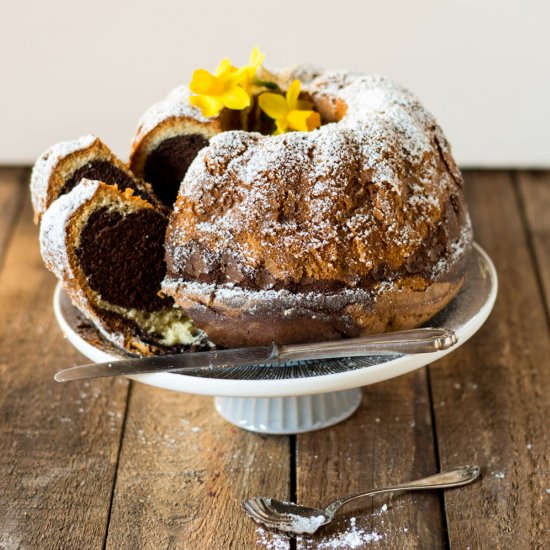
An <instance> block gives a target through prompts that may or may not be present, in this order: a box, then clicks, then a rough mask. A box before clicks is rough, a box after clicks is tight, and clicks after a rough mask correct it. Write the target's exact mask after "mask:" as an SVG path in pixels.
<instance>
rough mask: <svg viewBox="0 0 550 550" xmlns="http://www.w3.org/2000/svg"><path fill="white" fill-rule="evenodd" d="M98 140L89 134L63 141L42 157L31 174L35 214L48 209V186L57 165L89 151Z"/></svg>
mask: <svg viewBox="0 0 550 550" xmlns="http://www.w3.org/2000/svg"><path fill="white" fill-rule="evenodd" d="M97 139H98V138H97V137H96V136H94V135H92V134H88V135H86V136H82V137H80V138H78V139H74V140H70V141H62V142H60V143H56V144H55V145H53V146H52V147H50V148H49V149H48V150H47V151H45V152H44V153H42V155H40V157H39V158H38V160H37V161H36V163H35V165H34V167H33V169H32V174H31V200H32V204H33V207H34V210H35V212H43V211H44V210H45V209H46V200H47V189H48V184H49V181H50V177H51V176H52V173H53V171H54V169H55V168H56V166H57V164H58V163H59V162H60V161H61V160H62V159H64V158H65V157H67V156H68V155H71V154H73V153H75V152H76V151H80V150H83V149H87V148H88V147H90V146H91V145H92V144H93V143H94V141H96V140H97Z"/></svg>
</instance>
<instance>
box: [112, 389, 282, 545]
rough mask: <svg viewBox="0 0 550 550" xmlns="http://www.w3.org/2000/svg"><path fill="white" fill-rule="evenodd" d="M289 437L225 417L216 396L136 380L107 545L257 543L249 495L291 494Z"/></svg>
mask: <svg viewBox="0 0 550 550" xmlns="http://www.w3.org/2000/svg"><path fill="white" fill-rule="evenodd" d="M289 456H290V453H289V438H288V437H282V436H281V437H279V436H277V437H275V436H265V435H256V434H253V433H249V432H245V431H244V430H240V429H239V428H236V427H234V426H232V425H230V424H228V423H227V422H226V421H225V420H223V419H222V418H221V417H220V416H218V415H217V414H216V413H215V412H214V410H213V406H212V398H209V397H201V396H197V395H187V394H179V393H176V392H171V391H168V390H161V389H158V388H152V387H148V386H145V385H143V384H137V383H136V384H133V387H132V391H131V396H130V403H129V408H128V418H127V422H126V429H125V432H124V439H123V441H122V450H121V454H120V464H119V470H118V475H117V483H116V487H115V494H114V501H113V510H112V514H111V522H110V526H109V538H108V541H107V542H108V544H107V547H108V548H112V549H122V548H151V549H153V548H190V549H191V548H212V549H215V548H219V549H224V548H227V549H229V548H234V549H236V550H238V549H242V548H254V546H255V541H256V528H255V525H254V524H253V523H252V521H251V520H250V519H249V518H247V517H246V516H245V515H244V513H242V512H241V511H240V509H239V503H240V501H241V500H243V499H244V498H247V497H250V496H255V495H258V494H261V495H279V496H281V497H282V498H285V499H286V498H289V496H290V495H289V487H290V479H289V473H290V460H289Z"/></svg>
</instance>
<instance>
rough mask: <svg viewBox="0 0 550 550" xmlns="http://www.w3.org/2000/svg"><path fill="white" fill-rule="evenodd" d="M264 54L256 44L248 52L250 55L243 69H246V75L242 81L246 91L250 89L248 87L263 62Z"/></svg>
mask: <svg viewBox="0 0 550 550" xmlns="http://www.w3.org/2000/svg"><path fill="white" fill-rule="evenodd" d="M264 59H265V54H264V53H262V52H260V50H259V49H258V47H257V46H255V47H254V48H253V49H252V51H251V52H250V57H249V58H248V65H245V66H244V67H243V69H245V70H246V77H245V79H244V80H243V82H242V87H243V88H244V89H245V90H246V91H250V87H251V85H252V83H253V81H254V77H255V76H256V72H257V71H258V69H259V67H260V65H261V64H262V63H263V62H264Z"/></svg>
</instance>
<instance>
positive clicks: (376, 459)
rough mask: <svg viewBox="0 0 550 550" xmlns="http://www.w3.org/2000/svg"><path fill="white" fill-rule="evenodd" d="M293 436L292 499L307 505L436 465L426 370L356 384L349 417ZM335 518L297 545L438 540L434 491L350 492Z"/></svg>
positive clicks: (432, 543)
mask: <svg viewBox="0 0 550 550" xmlns="http://www.w3.org/2000/svg"><path fill="white" fill-rule="evenodd" d="M297 440H298V446H297V461H296V462H297V491H296V493H297V501H298V502H300V503H304V504H309V505H311V506H323V505H326V504H328V503H329V502H331V501H333V500H335V499H337V498H339V497H341V496H344V495H346V494H350V493H355V492H359V491H362V490H367V489H369V488H372V487H376V486H378V487H382V486H384V485H390V484H393V483H399V482H401V481H407V480H411V479H415V478H419V477H423V476H426V475H430V474H432V473H434V472H436V471H437V468H436V457H435V449H434V441H433V430H432V420H431V413H430V402H429V394H428V385H427V379H426V370H425V369H420V370H418V371H416V372H414V373H410V374H408V375H405V376H401V377H399V378H395V379H393V380H389V381H387V382H382V383H379V384H375V385H372V386H367V387H365V388H363V401H362V404H361V407H360V409H359V410H358V411H357V412H356V413H355V415H353V416H352V417H351V418H350V419H349V420H347V421H346V422H343V423H342V424H338V425H337V426H334V427H333V428H330V429H327V430H324V431H322V432H311V433H307V434H302V435H299V436H298V437H297ZM337 518H338V519H337V521H336V522H335V523H334V524H331V525H330V526H327V527H326V528H325V529H323V530H322V531H320V532H319V533H318V534H316V535H315V536H312V537H309V536H308V537H303V538H301V539H298V544H297V547H298V548H303V549H310V548H316V547H318V546H321V547H325V548H333V547H336V548H340V547H341V548H364V547H367V546H368V547H369V548H371V547H373V548H403V549H405V548H441V547H443V546H444V544H445V543H444V533H443V526H442V518H441V496H440V495H439V494H437V493H430V492H427V493H421V494H420V493H416V494H414V493H408V494H407V493H402V494H396V495H394V496H387V495H386V496H379V497H376V498H374V499H364V500H358V501H356V502H355V503H352V504H350V505H349V508H347V507H346V508H344V509H343V510H342V512H341V513H339V514H338V516H337ZM346 541H347V544H346ZM353 541H355V544H357V545H356V546H353V543H354V542H353ZM339 544H340V546H339Z"/></svg>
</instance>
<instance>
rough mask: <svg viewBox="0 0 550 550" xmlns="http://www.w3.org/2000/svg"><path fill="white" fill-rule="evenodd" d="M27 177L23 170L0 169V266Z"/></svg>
mask: <svg viewBox="0 0 550 550" xmlns="http://www.w3.org/2000/svg"><path fill="white" fill-rule="evenodd" d="M28 175H29V171H28V170H25V169H24V168H12V169H10V168H0V266H1V265H2V259H3V257H4V251H5V249H6V245H7V243H8V242H9V239H10V237H11V236H12V234H13V228H14V226H15V218H16V216H17V214H19V211H20V210H21V206H22V201H23V196H24V195H25V187H24V183H25V182H26V180H27V178H28Z"/></svg>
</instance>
